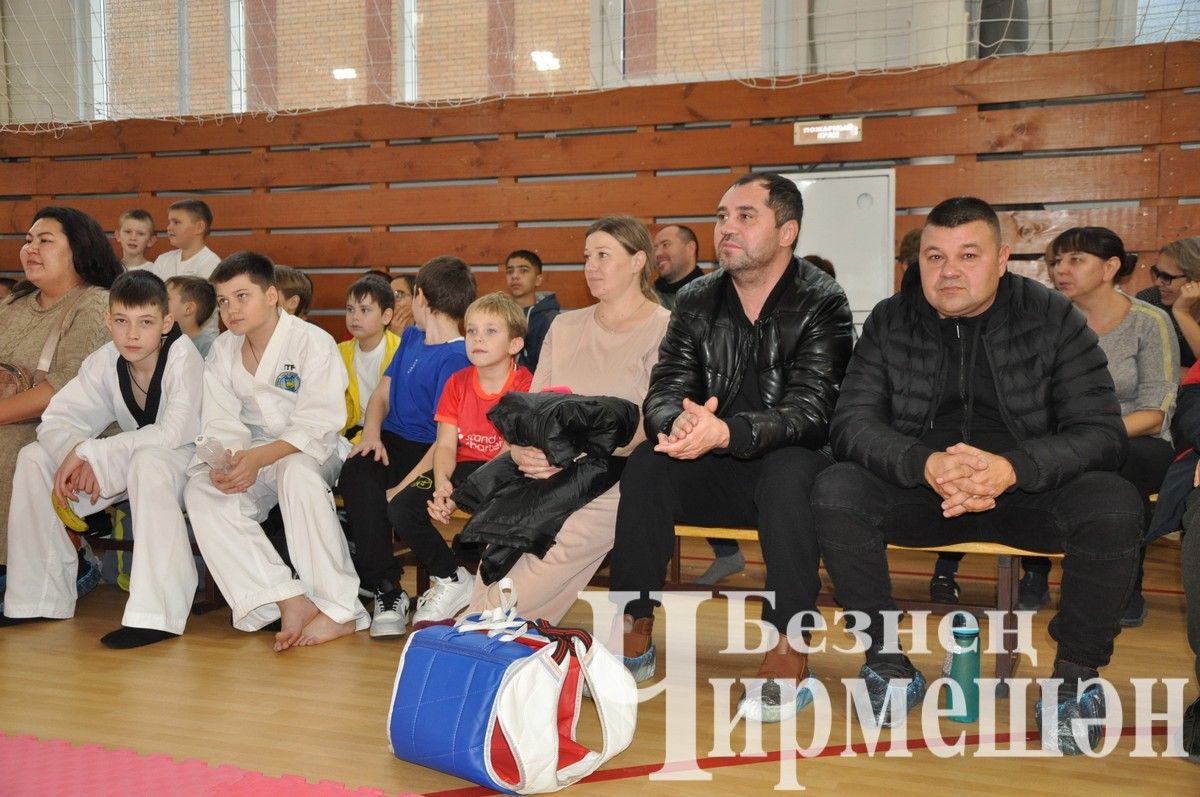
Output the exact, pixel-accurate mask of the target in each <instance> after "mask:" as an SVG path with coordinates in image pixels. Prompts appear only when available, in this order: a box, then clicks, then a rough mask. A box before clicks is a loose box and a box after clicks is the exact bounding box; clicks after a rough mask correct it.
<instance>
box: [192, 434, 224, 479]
mask: <svg viewBox="0 0 1200 797" xmlns="http://www.w3.org/2000/svg"><path fill="white" fill-rule="evenodd" d="M196 456H197V457H198V458H199V459H200V461H201V462H203V463H204V464H205V465H207V466H209V467H210V468H212V469H213V470H214V471H216V472H217V473H224V472H225V471H227V470H229V466H230V464H231V463H230V461H229V452H228V451H226V450H225V446H223V445H221V444H220V443H219V442H218V441H216V440H214V439H213V438H211V437H205V436H204V435H200V436H199V437H197V438H196Z"/></svg>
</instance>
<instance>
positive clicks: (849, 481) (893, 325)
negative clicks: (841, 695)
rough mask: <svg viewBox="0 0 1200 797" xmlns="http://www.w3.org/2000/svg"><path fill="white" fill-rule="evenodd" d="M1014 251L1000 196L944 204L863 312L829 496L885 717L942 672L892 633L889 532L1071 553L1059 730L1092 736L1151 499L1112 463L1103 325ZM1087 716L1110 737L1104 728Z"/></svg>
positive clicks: (1121, 447) (826, 504)
mask: <svg viewBox="0 0 1200 797" xmlns="http://www.w3.org/2000/svg"><path fill="white" fill-rule="evenodd" d="M1007 260H1008V247H1007V246H1002V245H1001V243H1000V223H999V220H998V218H997V217H996V213H995V211H994V210H992V208H991V206H989V205H988V204H987V203H986V202H984V201H983V200H980V199H975V198H973V197H959V198H955V199H948V200H946V201H945V202H942V203H941V204H939V205H938V206H937V207H935V208H934V209H933V210H932V211H931V212H930V214H929V216H928V218H927V219H926V221H925V227H924V230H923V231H922V236H921V250H920V265H919V267H918V268H910V269H909V270H908V271H907V272H906V273H905V276H904V280H903V284H902V286H901V289H900V292H899V293H898V294H896V295H895V296H893V297H891V298H890V299H886V300H884V301H882V302H880V303H879V305H877V306H876V307H875V309H874V310H873V311H872V313H871V316H870V317H869V318H868V319H867V322H866V324H865V326H864V327H863V335H862V339H861V340H859V342H858V347H857V348H856V349H855V352H854V357H853V359H852V360H851V362H850V368H849V370H848V372H847V374H846V379H845V382H844V383H843V385H842V394H841V396H840V398H839V400H838V405H837V411H836V413H835V414H834V417H833V422H832V425H831V429H830V442H831V443H832V444H833V451H834V455H835V456H836V457H837V458H838V459H839V460H841V461H840V462H839V463H838V464H837V465H834V466H833V467H831V468H829V469H828V470H826V471H824V472H823V473H822V474H821V475H820V476H819V477H818V478H817V483H816V486H815V488H814V491H813V497H812V503H813V512H814V514H815V516H816V519H817V528H818V534H819V536H820V543H821V553H822V555H823V556H824V557H825V566H826V568H827V569H828V571H829V575H830V577H831V578H832V579H833V584H834V590H835V592H836V593H837V597H838V600H839V601H840V603H841V604H842V606H843V607H844V608H846V609H847V610H858V611H864V612H866V613H867V615H868V616H869V617H870V619H871V626H870V629H869V633H870V637H871V645H870V648H869V649H868V651H867V662H866V664H865V665H863V668H862V671H861V672H860V677H861V678H862V679H863V680H864V681H865V682H866V685H867V690H868V694H869V695H870V697H871V701H872V705H873V708H874V709H875V716H876V719H877V720H878V721H879V722H880V723H881V724H886V725H891V724H895V723H898V722H900V721H901V720H902V719H903V717H896V716H891V715H890V712H889V709H888V704H887V697H888V695H887V692H888V684H889V682H890V681H893V680H898V681H904V680H906V679H907V680H909V684H908V686H907V687H906V688H907V692H908V708H910V709H911V708H912V707H913V706H914V705H915V704H916V703H917V702H918V701H919V700H920V699H921V696H922V694H923V693H924V690H925V684H924V680H923V678H922V676H921V674H920V673H919V672H917V670H916V669H915V668H914V667H913V666H912V663H911V662H910V661H909V660H908V658H907V657H906V656H904V654H903V653H902V652H900V651H899V650H898V649H894V648H893V649H888V648H887V647H885V642H884V640H885V633H884V622H885V619H884V616H883V614H882V612H887V611H890V610H894V609H895V603H894V602H893V600H892V595H891V582H890V580H889V578H888V567H887V556H886V553H885V542H896V543H899V544H902V545H913V546H931V545H945V544H949V543H954V542H962V541H976V540H992V541H996V542H1003V543H1007V544H1010V545H1014V546H1017V547H1020V548H1024V549H1028V550H1035V551H1063V552H1065V553H1066V554H1067V556H1066V559H1065V560H1064V561H1063V579H1062V600H1061V605H1060V609H1059V613H1058V615H1057V616H1056V617H1055V618H1054V620H1053V621H1051V623H1050V634H1051V636H1052V637H1053V638H1054V639H1055V641H1056V642H1057V643H1058V650H1057V653H1056V656H1055V662H1054V676H1055V677H1058V678H1062V679H1063V681H1064V684H1063V686H1062V689H1061V691H1060V692H1059V694H1060V695H1061V699H1060V702H1059V705H1058V717H1059V730H1058V734H1057V735H1058V742H1059V744H1060V747H1061V749H1062V750H1063V752H1065V753H1079V752H1081V749H1080V747H1079V746H1078V745H1077V744H1076V742H1075V740H1074V739H1073V737H1072V734H1071V730H1070V720H1071V719H1072V718H1078V717H1085V718H1087V717H1096V716H1103V713H1104V702H1103V692H1102V690H1101V689H1100V687H1099V686H1098V685H1092V686H1091V687H1089V688H1088V689H1087V690H1086V691H1085V692H1083V693H1082V694H1079V693H1078V691H1077V689H1078V686H1079V684H1080V682H1081V681H1082V680H1086V679H1088V678H1093V677H1095V676H1096V670H1097V668H1099V667H1102V666H1104V665H1106V664H1107V663H1108V660H1109V658H1110V656H1111V655H1112V649H1113V639H1114V638H1115V637H1116V635H1117V633H1118V632H1119V631H1120V627H1119V625H1118V618H1119V616H1120V614H1121V607H1122V605H1123V601H1124V600H1125V596H1126V595H1127V594H1128V592H1129V590H1130V588H1131V587H1132V585H1133V583H1134V579H1135V577H1136V572H1137V563H1138V543H1139V539H1138V538H1139V534H1140V531H1139V529H1140V525H1139V524H1140V522H1141V521H1140V518H1141V509H1140V503H1139V499H1138V496H1137V492H1136V490H1134V489H1133V487H1132V485H1130V484H1129V483H1128V482H1126V481H1125V480H1124V479H1122V478H1121V477H1119V476H1118V475H1117V474H1116V473H1113V472H1111V471H1114V470H1115V469H1116V468H1117V467H1118V466H1119V465H1120V464H1121V461H1122V459H1123V458H1124V455H1125V448H1126V445H1127V440H1126V436H1125V429H1124V425H1123V423H1122V421H1121V410H1120V406H1119V405H1118V403H1117V398H1116V395H1115V393H1114V391H1113V383H1112V379H1111V377H1110V376H1109V373H1108V367H1107V361H1106V360H1105V357H1104V353H1103V351H1101V349H1100V347H1099V345H1098V341H1097V338H1096V335H1095V333H1093V332H1092V330H1091V329H1089V328H1088V326H1087V322H1086V320H1085V319H1084V317H1083V315H1082V314H1081V313H1080V312H1079V311H1078V310H1076V309H1074V308H1073V307H1072V305H1071V302H1070V300H1069V299H1068V298H1067V297H1065V296H1063V295H1062V294H1059V293H1056V292H1054V291H1051V290H1049V289H1047V288H1046V287H1044V286H1042V285H1040V284H1038V283H1036V282H1034V281H1033V280H1029V279H1026V278H1024V277H1020V276H1017V275H1015V274H1008V273H1007ZM892 617H893V618H894V617H895V615H892ZM893 640H894V636H893ZM893 644H894V642H893ZM898 688H899V687H898ZM901 691H903V690H901ZM1040 718H1041V713H1040V712H1039V714H1038V719H1039V721H1040ZM1088 733H1089V734H1090V738H1089V739H1088V740H1087V744H1089V745H1091V746H1092V747H1093V748H1094V747H1095V746H1096V745H1097V744H1098V743H1099V737H1100V731H1099V728H1098V727H1092V728H1091V729H1090V730H1089V731H1088ZM1051 738H1053V737H1051Z"/></svg>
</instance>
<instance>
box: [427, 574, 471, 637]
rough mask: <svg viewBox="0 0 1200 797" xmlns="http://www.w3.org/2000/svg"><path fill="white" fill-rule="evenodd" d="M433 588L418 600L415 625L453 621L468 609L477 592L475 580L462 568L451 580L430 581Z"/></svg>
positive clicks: (437, 579) (434, 578)
mask: <svg viewBox="0 0 1200 797" xmlns="http://www.w3.org/2000/svg"><path fill="white" fill-rule="evenodd" d="M429 580H430V581H431V582H432V583H433V586H431V587H430V588H429V589H428V590H426V592H425V594H424V595H422V596H421V597H419V598H417V610H416V612H414V613H413V625H414V626H415V625H416V624H417V623H428V622H438V621H439V620H452V619H454V617H455V616H456V615H457V614H458V613H459V612H461V611H462V610H463V609H465V608H467V605H468V604H469V603H470V602H471V593H472V592H474V590H475V579H474V578H473V577H472V576H471V574H470V573H469V572H467V569H466V568H465V567H460V568H458V570H456V571H455V573H454V575H453V576H450V577H449V578H437V577H436V576H435V577H433V578H431V579H429Z"/></svg>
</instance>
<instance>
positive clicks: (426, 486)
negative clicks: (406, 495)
mask: <svg viewBox="0 0 1200 797" xmlns="http://www.w3.org/2000/svg"><path fill="white" fill-rule="evenodd" d="M412 486H413V487H415V488H416V489H418V490H432V489H433V479H431V478H429V477H428V476H418V477H417V478H415V479H413V481H412Z"/></svg>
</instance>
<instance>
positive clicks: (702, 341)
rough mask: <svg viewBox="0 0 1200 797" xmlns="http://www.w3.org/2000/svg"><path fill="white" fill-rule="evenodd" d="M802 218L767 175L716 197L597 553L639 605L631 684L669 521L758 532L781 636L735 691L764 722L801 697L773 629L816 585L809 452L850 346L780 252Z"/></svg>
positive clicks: (796, 664)
mask: <svg viewBox="0 0 1200 797" xmlns="http://www.w3.org/2000/svg"><path fill="white" fill-rule="evenodd" d="M803 209H804V208H803V202H802V200H801V197H800V191H799V189H797V187H796V185H795V184H794V183H793V182H791V181H790V180H787V179H786V178H783V177H780V176H779V175H775V174H750V175H747V176H746V177H743V178H741V179H739V180H738V181H737V182H736V183H734V184H733V187H731V188H730V189H729V190H728V191H727V192H726V193H725V196H724V197H723V198H722V199H721V203H720V205H719V207H718V209H717V221H716V228H715V233H714V240H715V244H716V250H717V257H718V259H719V262H720V265H721V269H720V270H718V271H716V272H714V273H712V274H709V275H707V276H704V277H702V278H700V279H698V280H696V281H695V282H693V283H692V284H691V285H688V286H687V287H686V288H684V289H683V290H682V291H680V293H679V296H678V299H677V301H676V304H675V310H674V313H673V314H672V317H671V322H670V325H669V326H668V327H667V333H666V335H665V337H664V338H663V342H662V345H661V347H660V348H659V359H658V364H657V365H656V366H655V367H654V370H653V372H652V373H651V375H650V389H649V392H648V393H647V395H646V401H645V404H644V405H643V414H644V416H645V424H646V436H647V438H648V440H647V441H646V442H645V443H643V444H642V445H641V446H640V447H638V448H637V449H635V450H634V452H633V454H632V455H631V456H630V457H629V461H628V463H627V464H626V466H625V472H624V474H623V475H622V477H621V504H620V508H619V510H618V512H617V526H616V542H615V545H614V548H613V553H612V558H611V563H612V564H611V573H612V579H611V585H612V589H613V590H614V591H628V592H636V593H641V594H642V595H643V597H641V598H639V599H637V600H634V601H631V602H630V603H629V605H628V607H627V612H628V613H627V614H626V615H625V624H626V635H625V655H626V665H627V666H629V667H630V669H631V670H632V671H633V673H634V677H635V678H637V679H638V680H645V679H646V678H649V677H650V676H652V675H653V674H654V670H655V666H656V655H657V654H656V650H655V648H654V646H653V645H652V643H651V631H652V627H653V621H654V614H653V612H654V604H653V603H652V602H651V601H650V600H649V599H647V598H646V597H645V596H644V594H645V593H646V592H648V591H653V590H658V589H661V588H662V586H663V581H664V573H665V569H666V566H667V562H668V561H669V560H670V558H671V554H672V551H673V547H674V546H673V543H674V524H675V523H677V522H683V523H692V524H696V525H702V526H756V527H757V528H758V532H759V540H760V542H761V544H762V549H763V557H764V559H765V560H766V565H767V589H768V590H770V591H773V592H774V593H775V594H774V598H775V600H774V605H773V606H772V605H770V604H767V605H765V606H764V609H763V619H764V620H765V621H766V622H768V623H770V624H772V625H773V626H774V627H775V628H776V629H778V630H779V631H780V634H779V637H780V639H779V643H778V644H777V645H776V646H775V648H774V649H773V650H772V651H771V652H769V653H768V654H767V656H766V659H765V660H764V662H763V666H762V668H761V669H760V672H759V674H760V676H762V677H763V678H764V679H767V682H766V685H765V686H764V687H763V689H762V694H761V695H749V696H743V698H742V700H743V703H742V710H743V711H744V713H745V714H746V715H747V716H749V717H751V718H758V719H762V720H765V721H778V719H779V718H780V716H781V715H782V713H783V712H784V711H787V712H791V713H794V712H795V711H798V710H799V709H800V708H801V707H802V706H803V705H805V704H806V702H807V700H809V699H811V696H810V695H809V694H808V693H807V691H806V690H803V689H801V690H799V693H798V694H788V695H785V696H783V697H781V690H780V688H779V682H782V681H789V682H796V681H800V680H803V679H804V678H806V677H807V675H808V667H807V657H806V656H805V655H802V654H800V653H798V652H797V651H796V650H795V649H794V648H793V647H792V646H791V645H789V644H788V640H787V636H786V629H787V625H788V621H789V620H790V619H791V618H792V616H793V615H794V614H795V613H797V612H799V611H802V610H815V608H816V606H815V599H816V595H817V593H818V592H819V591H820V584H821V582H820V578H819V576H818V573H817V565H818V548H817V543H816V537H815V533H814V530H813V525H812V513H811V511H810V509H809V505H808V492H809V489H810V488H811V485H812V482H813V479H814V478H815V477H816V474H817V473H818V472H819V471H820V470H821V469H822V468H824V467H826V466H827V465H828V464H830V462H831V461H832V460H830V459H829V458H828V456H827V455H826V454H825V453H822V452H821V451H820V450H819V449H821V448H822V447H823V446H824V445H825V442H826V436H827V430H828V422H829V417H830V414H831V413H832V411H833V406H834V403H835V402H836V399H837V391H838V384H839V383H840V382H841V379H842V374H843V373H844V371H845V368H846V363H847V361H848V360H849V358H850V349H851V345H852V344H851V326H852V319H851V315H850V306H849V304H848V303H847V301H846V296H845V294H844V293H843V292H842V290H841V288H840V287H839V286H838V284H837V283H836V282H834V280H833V279H831V278H830V277H829V276H828V275H826V274H825V273H824V272H823V271H821V270H820V269H818V268H817V267H816V266H813V265H811V264H809V263H806V262H804V261H802V260H798V259H796V258H795V257H794V256H793V255H792V250H793V248H794V246H795V244H796V238H797V236H798V235H799V232H800V219H801V216H802V214H803ZM776 679H777V680H778V681H779V682H777V680H776ZM788 691H789V693H795V692H796V691H797V690H795V689H791V690H788Z"/></svg>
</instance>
